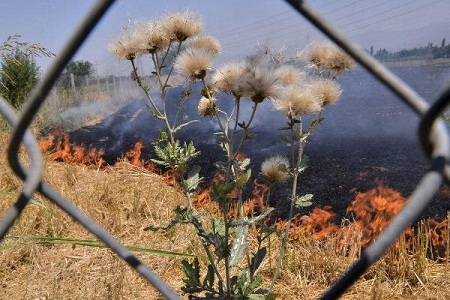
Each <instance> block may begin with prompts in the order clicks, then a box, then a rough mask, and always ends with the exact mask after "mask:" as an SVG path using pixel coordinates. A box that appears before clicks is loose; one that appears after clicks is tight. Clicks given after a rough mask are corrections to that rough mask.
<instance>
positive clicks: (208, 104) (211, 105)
mask: <svg viewBox="0 0 450 300" xmlns="http://www.w3.org/2000/svg"><path fill="white" fill-rule="evenodd" d="M216 102H217V101H216V99H215V98H212V99H210V98H207V97H202V98H201V99H200V102H199V103H198V114H199V115H200V116H203V117H212V116H214V114H215V112H216V107H217V105H216Z"/></svg>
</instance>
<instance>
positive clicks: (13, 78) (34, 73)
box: [0, 50, 39, 108]
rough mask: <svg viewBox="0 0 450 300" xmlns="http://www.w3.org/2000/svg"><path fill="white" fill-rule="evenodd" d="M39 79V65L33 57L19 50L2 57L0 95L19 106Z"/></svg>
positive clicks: (13, 104) (16, 106)
mask: <svg viewBox="0 0 450 300" xmlns="http://www.w3.org/2000/svg"><path fill="white" fill-rule="evenodd" d="M38 80H39V67H38V66H37V65H36V62H35V61H34V59H33V57H31V56H29V55H27V54H25V53H24V52H22V51H20V50H16V51H15V52H14V53H12V54H9V55H6V56H4V57H3V60H2V63H1V69H0V95H1V96H3V97H4V98H5V99H6V100H7V101H8V102H9V103H10V104H11V105H12V106H14V107H15V108H20V107H21V106H22V104H23V103H24V102H25V101H26V99H27V97H28V95H29V94H30V92H31V90H32V89H33V87H34V86H35V85H36V83H37V82H38Z"/></svg>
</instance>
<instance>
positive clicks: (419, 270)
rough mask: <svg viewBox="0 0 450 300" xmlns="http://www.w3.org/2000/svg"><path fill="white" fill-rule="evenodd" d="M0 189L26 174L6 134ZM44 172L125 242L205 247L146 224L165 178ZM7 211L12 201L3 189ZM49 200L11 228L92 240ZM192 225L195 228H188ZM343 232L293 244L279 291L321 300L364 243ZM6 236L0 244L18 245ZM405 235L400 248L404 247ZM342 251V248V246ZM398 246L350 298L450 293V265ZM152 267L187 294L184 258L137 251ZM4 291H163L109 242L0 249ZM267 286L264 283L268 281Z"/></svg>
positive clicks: (159, 205)
mask: <svg viewBox="0 0 450 300" xmlns="http://www.w3.org/2000/svg"><path fill="white" fill-rule="evenodd" d="M0 141H1V142H2V143H1V145H2V146H1V147H3V149H1V157H0V158H1V159H0V191H6V192H18V191H19V190H20V187H21V182H20V180H18V179H17V178H16V177H15V176H14V175H12V173H11V172H10V171H9V167H8V166H7V164H6V162H5V155H4V152H5V151H4V150H5V149H4V147H5V145H6V141H7V137H6V136H5V135H2V136H1V137H0ZM45 180H46V182H48V183H49V184H50V185H52V186H53V187H54V188H55V189H56V190H58V191H60V192H61V193H62V194H64V195H65V196H66V197H67V198H68V199H70V200H71V201H72V202H73V203H75V204H76V205H77V206H78V207H80V208H81V209H83V210H84V211H85V212H86V213H87V214H88V215H89V216H91V217H92V218H93V219H94V220H96V221H97V222H98V223H100V224H101V225H102V226H103V227H105V228H107V229H108V230H109V231H110V232H111V233H112V234H113V235H114V236H115V237H116V238H117V239H119V240H120V241H121V242H122V243H124V244H126V245H132V246H139V247H145V248H155V249H163V250H169V251H173V252H180V253H190V254H195V255H200V256H201V257H202V259H201V260H202V261H204V258H203V254H202V252H201V246H200V245H199V243H198V240H197V238H196V236H195V234H194V232H193V231H192V230H190V228H189V227H178V228H176V229H172V230H169V231H167V232H157V233H155V232H148V231H144V230H143V228H144V227H145V226H147V225H149V224H152V225H157V224H162V223H165V222H166V221H167V220H168V219H170V218H171V216H172V210H173V209H174V208H175V207H176V206H177V205H183V204H184V199H183V196H182V194H181V193H180V192H179V191H178V190H177V189H176V188H172V187H169V186H167V185H166V184H165V182H164V180H162V179H161V178H160V177H158V176H156V175H153V174H148V173H139V172H136V171H135V170H134V169H127V168H126V165H125V166H124V167H123V168H122V169H108V170H101V171H97V170H90V169H86V168H82V167H75V166H69V165H66V164H63V163H55V162H50V161H46V164H45ZM0 200H1V201H0V213H1V214H3V213H4V211H5V210H6V209H7V208H8V207H9V205H11V203H13V202H14V198H13V197H12V196H8V195H0ZM36 200H38V201H40V202H41V203H43V204H45V205H46V206H47V207H49V208H51V210H49V209H45V208H42V207H39V206H36V205H29V206H28V207H27V208H26V210H25V213H24V215H23V216H22V217H21V219H20V220H19V221H18V222H17V224H16V225H15V227H14V228H13V229H12V231H11V232H10V233H9V236H13V235H39V236H49V237H70V238H77V239H95V238H94V237H93V236H92V235H91V234H89V233H87V232H86V230H84V229H83V228H82V227H81V226H80V225H78V224H76V223H75V222H74V221H73V220H72V219H71V218H70V217H68V216H66V215H65V214H64V213H63V212H62V211H60V210H59V209H58V208H56V207H55V206H54V205H52V204H50V203H49V202H48V201H47V200H45V199H43V198H41V197H40V196H36ZM186 229H189V230H186ZM339 241H342V239H341V238H339V237H336V238H330V239H328V240H327V241H316V240H314V239H312V238H308V237H305V238H304V239H300V240H299V241H297V242H295V243H293V244H291V245H290V247H289V248H288V251H287V256H286V259H285V262H284V271H283V272H282V275H281V278H280V280H279V281H278V284H277V285H276V288H275V289H276V292H278V293H279V294H280V297H279V298H280V299H314V298H317V297H318V296H320V294H321V293H322V292H323V291H324V290H325V289H326V288H327V287H328V286H329V285H330V284H332V283H333V282H334V281H335V280H336V279H337V278H338V277H339V276H340V274H342V272H344V270H345V269H346V268H347V266H348V265H349V264H351V263H352V262H353V261H354V260H355V259H356V258H357V255H358V251H359V247H358V244H357V241H356V242H355V241H353V242H351V243H349V247H348V248H346V251H345V252H346V253H347V255H342V246H341V245H339V244H338V243H339ZM12 242H13V241H12V240H9V239H7V240H5V241H4V242H3V243H2V244H1V246H4V245H7V244H8V243H12ZM278 243H279V241H277V240H276V239H275V238H272V239H271V244H270V249H271V250H270V253H269V254H270V259H268V260H266V261H265V262H264V264H263V265H262V267H261V272H262V273H263V274H264V275H265V277H266V278H267V281H268V280H269V278H270V277H271V275H272V272H273V267H274V265H275V259H276V255H275V254H276V249H277V246H278ZM401 244H402V243H401V242H400V243H399V245H400V246H399V248H398V249H402V247H401ZM336 249H340V251H337V250H336ZM398 249H396V248H394V249H391V250H390V251H389V253H388V254H387V255H385V256H384V257H383V259H382V260H380V261H379V262H378V263H377V264H376V265H374V266H372V267H371V268H370V270H369V271H368V272H366V274H365V275H364V276H363V277H362V278H361V279H360V280H358V281H357V282H356V284H355V285H354V286H353V287H352V288H351V289H350V290H349V291H348V292H347V293H346V294H345V295H344V296H343V299H449V298H450V277H449V276H448V275H450V274H449V273H450V268H449V265H448V264H447V263H440V264H438V263H436V262H433V261H429V260H427V259H426V258H425V256H424V254H423V253H421V252H420V251H417V253H415V254H408V253H406V251H400V250H398ZM138 256H139V257H140V258H141V259H142V260H143V261H144V262H145V263H146V264H148V266H149V267H150V268H152V269H153V270H155V272H156V273H157V274H158V275H159V276H161V277H162V278H163V279H164V280H166V281H167V282H168V283H169V284H170V285H171V286H172V287H174V288H175V289H176V290H177V291H178V292H180V293H181V286H182V284H183V283H182V274H181V271H180V269H179V262H180V260H181V259H180V258H173V257H166V256H157V255H150V254H138ZM0 276H1V278H2V283H1V285H0V298H1V299H144V298H145V299H159V296H158V293H157V292H156V291H155V290H154V289H153V288H152V287H151V286H150V285H149V284H147V283H146V282H145V281H144V280H142V279H140V277H139V276H137V275H136V274H135V273H134V271H132V270H131V268H129V267H128V266H127V265H126V264H125V263H123V262H122V261H121V260H119V259H118V258H116V257H115V256H114V255H113V254H112V253H111V251H109V250H106V249H99V248H91V247H86V246H71V245H50V244H49V245H30V246H23V247H18V248H14V249H9V250H4V251H1V252H0ZM266 286H267V285H266Z"/></svg>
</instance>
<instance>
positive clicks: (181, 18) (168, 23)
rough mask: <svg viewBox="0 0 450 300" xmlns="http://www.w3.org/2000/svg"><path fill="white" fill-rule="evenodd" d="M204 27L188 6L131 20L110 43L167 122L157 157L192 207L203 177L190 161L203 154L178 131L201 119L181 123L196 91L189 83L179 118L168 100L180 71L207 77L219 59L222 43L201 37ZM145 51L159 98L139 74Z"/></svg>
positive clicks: (192, 76) (153, 109)
mask: <svg viewBox="0 0 450 300" xmlns="http://www.w3.org/2000/svg"><path fill="white" fill-rule="evenodd" d="M202 31H203V22H202V19H201V17H200V16H199V15H197V14H194V13H192V12H190V11H189V10H186V11H184V12H180V13H179V12H177V13H171V14H168V15H166V16H164V17H162V18H160V19H158V20H153V21H143V20H137V21H134V22H130V24H128V26H127V27H126V29H125V31H124V32H123V33H122V34H121V35H120V36H119V37H118V38H116V39H115V40H114V41H113V42H112V43H111V44H109V45H108V49H109V50H110V51H111V52H112V53H114V54H116V55H117V56H119V57H120V58H122V59H126V60H128V61H130V64H131V67H132V72H131V76H132V78H133V79H134V80H135V81H136V83H137V85H138V86H139V87H140V88H141V89H142V90H143V92H144V94H145V96H146V98H147V100H148V105H147V106H148V110H149V112H150V114H151V115H152V116H153V117H154V118H155V119H157V120H160V121H161V122H162V123H163V130H162V131H161V134H160V136H159V138H158V140H157V142H156V143H155V152H156V154H157V156H158V157H159V159H155V160H153V161H154V162H155V163H157V164H159V165H162V166H164V167H169V168H171V169H174V170H175V171H176V172H177V173H178V176H179V178H181V179H182V183H183V187H184V190H185V193H186V196H187V198H188V203H189V207H190V208H192V199H191V197H192V192H193V191H195V189H196V187H197V184H198V182H196V183H195V184H194V183H193V180H194V179H196V178H197V179H198V178H199V177H198V173H192V172H191V173H189V174H187V165H188V162H189V160H191V159H192V158H194V157H196V156H198V155H199V154H200V152H199V151H197V150H196V149H195V146H194V145H193V143H192V142H191V143H186V142H185V143H181V142H180V141H179V140H177V138H176V136H175V134H176V133H177V132H178V131H179V130H181V129H182V128H184V127H186V126H188V125H190V124H192V123H195V122H197V121H196V120H190V121H187V122H181V121H180V115H181V112H182V110H183V107H184V104H185V100H186V98H187V97H188V96H189V94H190V93H191V89H190V87H188V88H187V89H186V90H184V91H183V92H182V93H181V95H180V101H179V103H178V110H177V112H176V113H175V115H174V116H170V115H169V111H168V108H167V106H168V101H169V99H167V91H168V89H170V88H172V87H173V86H172V82H171V80H172V79H173V74H174V70H175V69H176V70H177V71H179V72H180V73H183V74H184V75H187V76H188V77H189V78H190V79H191V80H193V79H199V78H202V77H204V74H205V73H206V70H207V69H208V68H209V67H210V66H211V63H212V60H213V59H214V57H216V56H217V55H218V53H219V52H220V45H219V44H218V42H217V43H216V40H215V39H214V38H212V37H207V36H198V35H199V34H200V33H201V32H202ZM182 50H183V51H182ZM146 55H148V56H150V59H151V66H152V69H153V71H152V72H151V74H152V76H151V79H152V80H153V81H155V82H156V84H155V85H156V89H157V91H158V93H157V96H153V94H152V93H151V89H152V84H151V83H149V82H145V80H144V76H145V74H141V73H139V72H138V71H139V70H138V69H137V67H136V59H137V58H138V57H143V56H146ZM170 100H172V99H170ZM194 169H195V170H197V168H194Z"/></svg>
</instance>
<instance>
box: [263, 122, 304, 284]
mask: <svg viewBox="0 0 450 300" xmlns="http://www.w3.org/2000/svg"><path fill="white" fill-rule="evenodd" d="M291 129H292V128H291ZM302 130H303V128H302V123H301V122H300V123H299V126H298V134H299V136H300V137H301V136H302V133H303V132H302ZM291 132H293V131H291ZM291 138H293V137H291ZM304 146H305V141H304V140H302V138H300V141H299V143H298V156H297V160H296V163H295V167H294V175H293V180H292V194H291V203H290V207H289V216H288V222H287V225H286V229H285V233H284V235H283V239H282V242H281V247H280V253H279V256H278V260H277V264H276V267H275V273H274V275H273V278H272V282H271V283H270V287H269V292H271V291H272V290H273V287H274V285H275V282H276V280H277V279H278V276H279V275H280V271H281V267H282V264H283V258H284V253H285V252H286V247H287V241H288V239H289V231H290V228H291V224H292V218H293V216H294V207H295V205H294V204H295V198H296V196H297V181H298V173H299V168H300V165H301V162H302V156H303V149H304ZM291 148H294V145H292V146H291Z"/></svg>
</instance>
